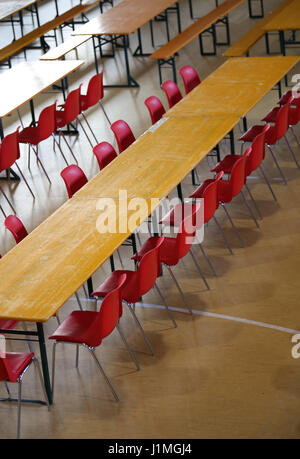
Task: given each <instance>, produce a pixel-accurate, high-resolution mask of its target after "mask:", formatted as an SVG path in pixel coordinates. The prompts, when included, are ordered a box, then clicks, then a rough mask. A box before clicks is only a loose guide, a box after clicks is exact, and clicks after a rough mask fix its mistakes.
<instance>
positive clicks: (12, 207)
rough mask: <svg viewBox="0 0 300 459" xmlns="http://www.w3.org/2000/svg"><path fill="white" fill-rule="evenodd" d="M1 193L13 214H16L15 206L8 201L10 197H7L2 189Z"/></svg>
mask: <svg viewBox="0 0 300 459" xmlns="http://www.w3.org/2000/svg"><path fill="white" fill-rule="evenodd" d="M0 191H1V193H2V194H3V196H4V197H5V200H6V201H7V203H8V204H9V206H10V207H11V209H12V211H13V213H14V214H16V211H15V208H14V206H13V205H12V203H11V202H10V200H9V199H8V197H7V196H6V193H4V191H3V190H2V188H1V187H0Z"/></svg>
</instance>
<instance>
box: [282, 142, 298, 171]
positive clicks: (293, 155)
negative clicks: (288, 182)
mask: <svg viewBox="0 0 300 459" xmlns="http://www.w3.org/2000/svg"><path fill="white" fill-rule="evenodd" d="M284 140H285V141H286V144H287V146H288V149H289V150H290V153H291V155H292V157H293V160H294V161H295V163H296V165H297V167H298V169H300V164H299V163H298V161H297V158H296V156H295V153H294V151H293V149H292V147H291V145H290V142H289V141H288V139H287V136H286V135H285V136H284Z"/></svg>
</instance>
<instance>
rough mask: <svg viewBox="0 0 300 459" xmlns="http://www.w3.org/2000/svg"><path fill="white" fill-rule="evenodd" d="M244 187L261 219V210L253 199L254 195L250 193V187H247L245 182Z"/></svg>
mask: <svg viewBox="0 0 300 459" xmlns="http://www.w3.org/2000/svg"><path fill="white" fill-rule="evenodd" d="M245 188H246V190H247V192H248V194H249V196H250V199H251V201H252V202H253V205H254V207H255V209H256V212H257V213H258V215H259V218H260V219H261V220H262V218H263V217H262V214H261V211H260V210H259V207H258V205H257V202H256V201H255V199H254V197H253V194H252V193H251V191H250V188H249V187H248V185H247V183H245Z"/></svg>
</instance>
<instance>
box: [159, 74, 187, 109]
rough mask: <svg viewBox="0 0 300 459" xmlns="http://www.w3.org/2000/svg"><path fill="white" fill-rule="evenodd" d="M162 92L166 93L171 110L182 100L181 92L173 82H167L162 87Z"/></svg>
mask: <svg viewBox="0 0 300 459" xmlns="http://www.w3.org/2000/svg"><path fill="white" fill-rule="evenodd" d="M161 88H162V90H163V91H164V92H165V94H166V96H167V99H168V104H169V108H171V107H173V106H174V105H175V104H177V102H179V101H180V100H181V99H182V95H181V92H180V90H179V88H178V86H177V84H176V83H175V82H174V81H172V80H167V81H165V82H164V83H163V84H162V85H161Z"/></svg>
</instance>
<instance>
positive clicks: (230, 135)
mask: <svg viewBox="0 0 300 459" xmlns="http://www.w3.org/2000/svg"><path fill="white" fill-rule="evenodd" d="M229 138H230V150H231V154H232V155H235V146H234V133H233V130H231V131H230V132H229Z"/></svg>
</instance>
